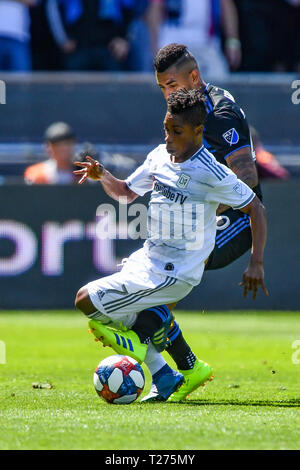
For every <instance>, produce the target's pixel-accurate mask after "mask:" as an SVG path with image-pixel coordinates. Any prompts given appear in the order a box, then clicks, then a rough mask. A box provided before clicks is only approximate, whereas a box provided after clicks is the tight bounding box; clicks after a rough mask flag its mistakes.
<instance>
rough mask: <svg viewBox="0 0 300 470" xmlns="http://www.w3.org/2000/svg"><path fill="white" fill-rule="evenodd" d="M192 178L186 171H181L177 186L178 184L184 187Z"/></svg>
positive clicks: (181, 187) (179, 186)
mask: <svg viewBox="0 0 300 470" xmlns="http://www.w3.org/2000/svg"><path fill="white" fill-rule="evenodd" d="M190 179H191V177H190V176H188V175H185V174H184V173H181V175H180V176H179V179H178V181H177V183H176V186H178V188H180V189H184V188H186V187H187V185H188V184H189V181H190Z"/></svg>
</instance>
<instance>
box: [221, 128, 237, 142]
mask: <svg viewBox="0 0 300 470" xmlns="http://www.w3.org/2000/svg"><path fill="white" fill-rule="evenodd" d="M222 137H223V139H224V140H225V141H226V142H227V144H229V145H234V144H237V143H238V141H239V140H240V136H239V135H238V133H237V131H236V130H235V128H234V127H233V128H232V129H229V130H228V131H226V132H224V134H223V136H222Z"/></svg>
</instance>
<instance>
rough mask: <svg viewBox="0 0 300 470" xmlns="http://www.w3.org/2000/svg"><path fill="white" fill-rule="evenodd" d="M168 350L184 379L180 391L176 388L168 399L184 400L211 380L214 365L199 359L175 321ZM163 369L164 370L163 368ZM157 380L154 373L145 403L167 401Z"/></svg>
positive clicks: (170, 333) (144, 399)
mask: <svg viewBox="0 0 300 470" xmlns="http://www.w3.org/2000/svg"><path fill="white" fill-rule="evenodd" d="M166 351H167V352H168V353H169V354H170V356H171V357H172V359H173V360H174V362H175V363H176V365H177V367H178V369H179V373H180V375H181V376H182V377H183V379H184V380H183V383H182V385H181V387H180V388H179V389H178V391H176V390H174V392H173V394H170V398H169V399H168V401H182V400H184V399H185V398H186V397H187V395H189V394H190V393H192V392H193V391H194V390H196V389H197V388H198V387H200V386H204V385H205V384H206V382H207V381H208V380H211V378H212V375H213V369H212V367H211V366H209V365H208V364H207V363H206V362H204V361H201V360H199V359H197V357H196V356H195V354H194V353H193V352H192V350H191V348H190V346H189V345H188V344H187V343H186V341H185V339H184V338H183V335H182V332H181V330H180V327H179V325H178V323H177V322H175V321H174V322H173V324H172V326H171V328H170V330H169V332H168V342H167V348H166ZM161 370H162V371H163V369H161ZM173 372H175V371H173ZM156 381H157V379H156V378H155V375H153V378H152V385H151V389H150V393H149V394H148V395H147V396H146V397H144V398H143V400H142V402H143V403H146V402H153V401H165V400H164V398H163V396H162V395H161V394H160V393H159V389H158V387H157V386H156Z"/></svg>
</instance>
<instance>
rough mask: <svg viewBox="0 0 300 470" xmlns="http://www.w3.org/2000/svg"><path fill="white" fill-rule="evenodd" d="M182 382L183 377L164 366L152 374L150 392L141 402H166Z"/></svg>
mask: <svg viewBox="0 0 300 470" xmlns="http://www.w3.org/2000/svg"><path fill="white" fill-rule="evenodd" d="M183 381H184V376H183V375H182V374H180V373H179V372H177V371H176V370H173V369H171V367H169V366H168V364H166V365H164V366H163V367H162V369H160V370H159V371H158V372H156V374H154V376H153V381H152V385H151V389H150V392H149V393H148V395H146V396H145V397H144V398H142V400H141V402H142V403H152V402H155V401H167V399H168V398H169V396H170V395H172V393H174V392H175V391H176V390H177V389H178V387H180V385H181V384H182V383H183Z"/></svg>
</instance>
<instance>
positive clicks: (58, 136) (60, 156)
mask: <svg viewBox="0 0 300 470" xmlns="http://www.w3.org/2000/svg"><path fill="white" fill-rule="evenodd" d="M45 142H46V151H47V153H48V155H49V156H50V158H49V159H48V160H46V161H45V162H41V163H36V164H35V165H31V166H29V167H28V168H26V170H25V173H24V178H25V182H26V183H28V184H70V183H75V178H74V176H73V173H72V171H73V169H74V168H73V161H74V157H75V144H76V138H75V134H74V131H73V130H72V128H71V127H70V126H69V125H68V124H66V123H64V122H55V123H53V124H51V126H49V127H48V128H47V129H46V132H45Z"/></svg>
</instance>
